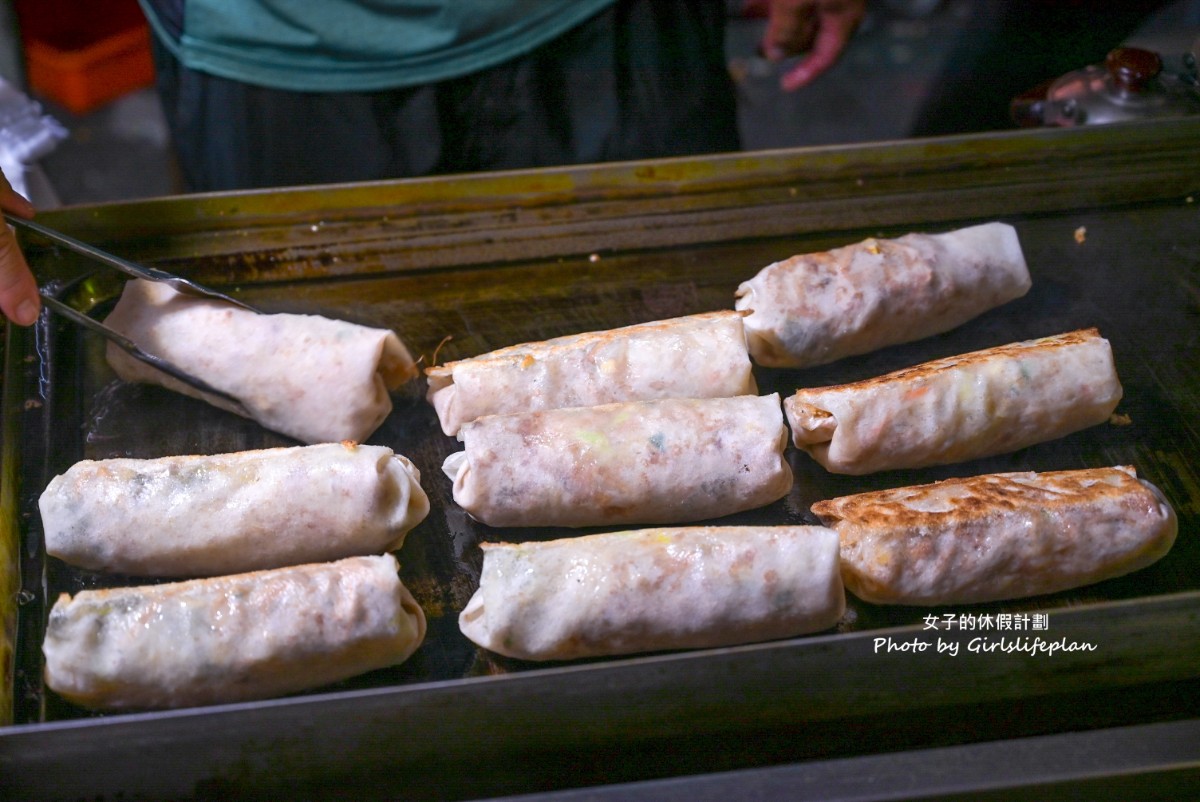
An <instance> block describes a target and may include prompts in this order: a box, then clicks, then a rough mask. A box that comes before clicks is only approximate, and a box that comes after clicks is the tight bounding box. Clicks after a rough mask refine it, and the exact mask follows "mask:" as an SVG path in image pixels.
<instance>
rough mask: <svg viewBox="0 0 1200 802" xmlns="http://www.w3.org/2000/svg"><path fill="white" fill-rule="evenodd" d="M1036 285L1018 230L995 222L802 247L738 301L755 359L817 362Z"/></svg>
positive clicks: (943, 325)
mask: <svg viewBox="0 0 1200 802" xmlns="http://www.w3.org/2000/svg"><path fill="white" fill-rule="evenodd" d="M1029 287H1030V279H1029V270H1028V268H1027V267H1026V265H1025V257H1024V255H1023V254H1022V252H1021V245H1020V242H1019V241H1018V239H1017V233H1016V230H1015V229H1013V227H1012V226H1010V225H1007V224H1005V223H986V224H984V225H979V226H972V227H970V228H963V229H958V230H957V231H950V232H947V233H944V234H906V235H905V236H902V237H899V238H897V239H868V240H864V241H863V242H860V243H856V244H854V245H847V246H845V247H843V248H835V249H833V250H830V251H824V252H820V253H810V254H804V255H800V256H793V257H791V258H790V259H786V260H784V261H782V262H776V263H774V264H771V265H768V266H767V267H765V268H763V269H762V270H761V271H759V273H758V275H756V276H755V277H754V278H752V279H750V280H749V281H746V282H743V283H742V285H741V286H740V287H738V290H737V293H736V298H737V300H736V302H735V307H736V308H737V309H739V310H748V311H750V312H751V315H750V316H749V317H748V318H746V337H747V340H748V341H749V346H750V354H751V356H752V357H753V358H754V361H755V362H757V363H758V364H760V365H765V366H767V367H809V366H812V365H823V364H825V363H828V362H833V361H835V360H838V359H841V358H843V357H847V356H852V355H855V354H865V353H868V352H870V351H874V350H877V349H879V348H883V347H884V346H888V345H896V344H898V343H905V342H911V341H912V340H919V339H922V338H924V337H929V336H932V335H934V334H940V333H941V332H944V331H949V330H950V329H953V328H955V327H957V326H960V325H962V324H963V323H965V322H967V321H968V320H970V319H972V318H974V317H976V316H978V315H980V314H982V313H984V312H986V311H987V310H989V309H992V308H993V307H997V306H1000V305H1001V304H1004V303H1007V302H1009V301H1012V300H1014V299H1016V298H1020V297H1021V296H1022V295H1024V294H1025V293H1027V292H1028V291H1029Z"/></svg>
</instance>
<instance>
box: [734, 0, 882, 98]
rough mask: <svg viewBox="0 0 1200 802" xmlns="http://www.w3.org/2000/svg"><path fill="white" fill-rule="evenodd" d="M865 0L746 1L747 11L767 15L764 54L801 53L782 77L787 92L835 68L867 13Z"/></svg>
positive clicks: (771, 57)
mask: <svg viewBox="0 0 1200 802" xmlns="http://www.w3.org/2000/svg"><path fill="white" fill-rule="evenodd" d="M866 5H867V3H866V0H747V1H746V4H745V13H746V14H747V15H751V16H765V17H766V18H767V30H766V33H765V34H764V35H763V40H762V54H763V56H765V57H766V58H767V59H768V60H769V61H782V60H783V59H785V58H788V57H790V56H800V55H803V58H801V59H800V61H799V63H797V64H795V65H794V66H792V67H789V68H788V69H787V70H786V71H785V72H784V74H783V76H782V77H781V78H780V79H779V85H780V87H781V88H782V89H783V90H784V91H787V92H791V91H794V90H796V89H799V88H800V87H802V86H807V85H808V84H810V83H812V82H813V81H814V80H815V79H816V78H817V76H818V75H820V74H821V73H823V72H825V71H826V70H828V69H829V68H830V67H832V66H833V65H834V64H835V63H836V62H837V60H838V59H839V58H840V57H841V55H842V52H843V51H845V49H846V45H848V44H849V43H850V37H851V36H853V35H854V31H855V30H856V29H857V28H858V25H859V23H861V22H862V19H863V16H864V15H865V14H866Z"/></svg>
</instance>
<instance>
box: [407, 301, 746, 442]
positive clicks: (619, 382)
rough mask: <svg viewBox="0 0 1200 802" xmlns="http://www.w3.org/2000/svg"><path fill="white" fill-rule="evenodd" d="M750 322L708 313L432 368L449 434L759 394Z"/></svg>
mask: <svg viewBox="0 0 1200 802" xmlns="http://www.w3.org/2000/svg"><path fill="white" fill-rule="evenodd" d="M742 317H743V314H742V313H740V312H734V311H729V310H727V311H722V312H707V313H704V314H698V315H689V316H687V317H680V318H673V319H671V320H660V321H656V322H653V323H640V324H638V325H635V326H625V327H623V328H619V329H612V330H610V331H595V332H588V333H586V334H574V335H570V336H567V337H557V338H555V339H553V340H546V341H544V342H534V343H525V344H523V345H513V346H510V347H508V348H501V349H500V350H498V351H492V352H491V353H487V354H482V355H480V356H476V357H472V358H470V359H462V360H459V361H457V362H448V363H446V364H444V365H439V366H438V367H433V368H426V370H425V374H426V376H428V378H429V393H428V399H429V402H430V403H431V404H433V406H434V408H435V409H436V410H437V413H438V419H439V420H440V421H441V424H442V431H444V432H445V433H446V434H449V435H454V434H458V430H459V428H460V427H461V426H462V425H463V424H464V423H466V422H468V421H472V420H475V419H476V418H479V417H483V416H484V415H503V414H510V413H517V412H534V411H537V410H542V409H558V408H562V407H590V406H597V405H599V404H611V403H618V402H622V401H649V400H651V399H655V398H718V397H723V396H735V395H753V394H754V393H756V392H757V391H758V388H757V385H755V383H754V375H753V373H752V372H751V365H750V355H749V353H748V352H747V350H746V334H745V331H744V329H743V328H742Z"/></svg>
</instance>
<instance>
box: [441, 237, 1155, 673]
mask: <svg viewBox="0 0 1200 802" xmlns="http://www.w3.org/2000/svg"><path fill="white" fill-rule="evenodd" d="M1028 287H1029V280H1028V273H1027V271H1026V268H1025V265H1024V259H1023V257H1022V255H1021V252H1020V247H1019V244H1018V243H1017V241H1016V237H1015V233H1014V232H1013V231H1012V229H1011V228H1010V227H1007V226H1002V225H998V224H993V225H988V226H979V227H976V228H973V229H967V230H964V231H960V232H951V233H950V234H948V235H939V236H932V237H931V236H926V235H910V236H908V237H903V238H900V239H899V240H894V241H892V240H868V241H866V242H864V243H860V244H858V245H854V246H849V247H847V248H843V249H838V250H835V251H831V252H828V253H824V254H811V255H807V256H802V257H794V258H792V259H790V260H787V261H785V262H781V263H777V264H775V265H771V266H769V267H768V268H766V269H765V270H764V271H762V273H760V275H759V276H757V277H755V279H753V280H751V281H749V282H746V283H745V284H743V285H742V287H741V288H740V289H739V291H738V303H737V307H736V310H735V311H734V312H732V313H729V312H725V313H709V314H707V315H703V316H691V317H689V318H681V319H678V320H674V321H657V322H654V323H650V324H641V325H637V326H630V327H625V328H622V329H615V330H612V331H608V332H592V333H588V334H582V335H573V336H570V337H562V338H558V339H555V340H550V341H546V342H543V343H526V344H522V345H518V346H511V347H508V348H505V349H502V350H500V351H496V352H492V353H490V354H485V355H482V356H480V357H475V358H470V359H465V360H460V361H458V362H452V363H448V364H446V365H442V366H439V367H434V368H429V369H427V370H426V373H427V375H428V376H429V400H430V402H431V403H432V404H433V406H434V408H435V409H436V410H437V413H438V417H439V420H440V421H441V424H442V427H443V431H445V432H446V433H447V434H448V435H457V437H458V439H459V440H461V441H462V443H463V445H464V450H463V451H461V452H459V453H456V454H453V455H451V456H450V457H449V458H448V459H447V460H446V463H445V465H444V466H443V469H444V471H445V472H446V473H447V475H448V476H449V477H450V478H451V479H452V480H453V482H454V498H455V501H456V502H457V503H459V504H460V505H461V506H463V507H464V508H465V509H467V511H468V512H470V513H471V515H472V516H474V517H475V518H477V519H479V520H481V521H484V522H485V523H488V524H490V525H493V526H567V527H572V526H589V525H602V524H603V525H612V524H628V523H635V522H638V523H650V524H654V523H671V522H680V521H692V520H701V519H707V518H712V517H716V516H720V515H724V514H730V513H734V512H739V511H741V510H745V509H748V508H750V507H753V506H758V505H761V504H763V503H768V502H770V501H772V500H775V499H778V498H779V497H781V496H782V495H785V494H786V493H787V492H788V488H789V487H790V485H791V482H792V477H791V473H790V470H789V467H788V464H787V462H786V460H785V459H784V456H783V449H784V446H785V444H786V439H787V429H786V428H785V427H784V420H783V417H781V415H780V410H779V398H778V396H776V395H773V396H766V397H762V398H760V397H757V396H755V395H753V393H754V390H753V377H752V374H751V373H750V364H751V363H750V357H751V356H753V358H754V359H755V361H757V362H759V363H760V364H763V365H770V366H781V367H782V366H791V367H799V366H808V365H817V364H822V363H825V362H829V361H833V360H835V359H839V358H841V357H844V356H848V355H851V354H857V353H864V352H866V351H869V350H873V349H875V348H878V347H882V346H884V345H889V344H894V343H899V342H905V341H908V340H912V339H917V338H919V337H925V336H928V335H930V334H934V333H937V332H940V331H945V330H947V329H949V328H952V327H954V326H957V325H959V324H960V323H962V322H964V321H965V320H967V319H969V318H971V317H974V316H975V315H978V314H979V313H981V312H982V311H985V310H986V309H989V308H991V307H993V306H996V305H999V304H1000V303H1004V302H1006V301H1008V300H1011V299H1013V298H1016V297H1019V296H1020V295H1022V294H1024V292H1026V291H1027V290H1028ZM710 337H711V340H707V339H706V338H710ZM708 342H711V343H714V344H715V343H720V347H717V346H716V345H711V346H710V345H708V344H707V343H708ZM743 342H745V343H746V348H745V349H742V348H741V347H740V346H741V343H743ZM718 354H719V355H720V356H719V358H718V357H717V356H716V355H718ZM1121 396H1122V388H1121V385H1120V382H1119V380H1118V378H1117V374H1116V369H1115V366H1114V363H1113V358H1112V352H1111V349H1110V347H1109V344H1108V342H1107V341H1106V340H1104V339H1103V338H1102V337H1100V336H1099V333H1098V332H1097V331H1096V330H1094V329H1088V330H1081V331H1074V332H1068V333H1066V334H1062V335H1058V336H1053V337H1045V338H1041V339H1038V340H1031V341H1027V342H1019V343H1011V344H1008V345H1003V346H999V347H996V348H991V349H985V350H983V351H979V352H975V353H971V354H963V355H960V356H956V357H950V358H946V359H942V360H937V361H934V362H930V363H926V364H923V365H918V366H914V367H912V368H908V369H905V370H901V371H896V372H894V373H892V374H888V375H886V376H881V377H878V378H875V379H870V380H867V381H862V382H856V383H853V384H848V385H840V386H836V387H823V388H811V389H801V390H799V391H797V392H796V394H795V395H794V396H792V397H790V398H788V399H787V400H786V401H785V402H784V404H783V407H784V410H783V412H784V417H786V420H787V423H788V424H790V427H791V431H792V439H793V442H794V443H795V445H796V447H797V448H800V449H802V450H804V451H806V452H807V453H808V454H809V455H811V456H812V457H813V458H814V459H815V460H817V461H818V462H819V463H820V464H822V465H823V466H824V467H826V468H827V469H828V470H830V471H833V472H838V473H845V474H864V473H870V472H874V471H882V470H891V469H899V468H915V467H923V466H928V465H937V464H946V463H952V462H960V461H965V460H969V459H975V458H979V457H984V456H990V455H994V454H999V453H1005V452H1009V451H1015V450H1017V449H1020V448H1024V447H1026V446H1029V445H1033V444H1035V443H1039V442H1043V441H1046V440H1050V439H1054V438H1058V437H1062V436H1065V435H1067V434H1070V433H1073V432H1076V431H1079V430H1081V429H1084V428H1087V427H1090V426H1093V425H1096V424H1099V423H1103V422H1104V421H1106V420H1108V419H1109V416H1110V415H1111V414H1112V412H1113V411H1114V409H1115V407H1116V405H1117V403H1118V402H1119V401H1120V399H1121ZM764 499H765V500H766V501H765V502H764ZM813 513H814V514H815V515H816V516H817V517H818V518H819V519H820V520H821V522H822V524H824V526H791V527H719V526H718V527H676V528H656V529H645V530H634V531H628V532H612V533H606V534H600V535H589V536H584V537H574V538H568V539H560V540H553V541H550V542H528V543H521V544H512V543H485V544H483V546H482V548H483V551H484V566H483V571H482V576H481V580H480V585H479V589H478V591H477V592H476V593H475V595H474V596H473V597H472V599H471V601H470V603H469V604H468V605H467V607H466V608H465V609H464V610H463V612H462V614H461V616H460V628H461V630H462V631H463V633H464V634H466V635H467V637H469V638H470V639H471V640H473V641H474V642H476V643H477V644H479V645H481V646H483V647H485V648H487V649H490V650H492V651H495V652H498V653H501V654H505V655H508V656H511V657H517V658H524V659H532V660H545V659H574V658H578V657H586V656H596V655H606V654H625V653H630V652H637V651H647V650H658V649H670V648H688V647H697V646H716V645H731V644H736V643H745V642H753V641H756V640H764V639H768V638H772V637H786V636H794V635H800V634H805V633H810V632H814V631H820V630H822V629H828V628H829V627H832V626H834V625H835V624H836V623H837V621H838V620H839V619H840V617H841V615H842V612H843V610H844V606H845V600H844V589H845V588H849V589H850V590H851V591H852V592H854V593H855V594H856V595H859V596H860V597H861V598H863V599H865V600H868V601H872V602H875V603H885V604H888V603H890V604H909V605H940V604H956V603H959V604H962V603H965V604H970V603H979V602H984V601H994V600H1002V599H1013V598H1021V597H1026V596H1032V595H1039V594H1044V593H1052V592H1056V591H1060V590H1065V589H1068V588H1073V587H1078V586H1081V585H1085V584H1090V583H1093V582H1098V581H1101V580H1103V579H1106V578H1111V577H1115V576H1120V575H1122V574H1125V573H1128V572H1131V571H1135V570H1138V569H1140V568H1142V567H1145V566H1146V565H1149V564H1150V563H1152V562H1154V561H1155V560H1157V559H1159V558H1160V557H1161V556H1162V555H1163V554H1165V553H1166V552H1167V551H1168V550H1169V549H1170V547H1171V545H1172V544H1173V542H1174V538H1175V534H1176V529H1177V524H1176V520H1175V516H1174V512H1173V510H1172V509H1171V507H1170V505H1169V504H1168V503H1167V502H1166V500H1165V498H1164V497H1163V496H1162V494H1161V492H1159V491H1158V489H1157V488H1155V487H1153V486H1152V485H1150V484H1149V483H1147V482H1144V481H1142V480H1139V479H1137V477H1136V473H1135V472H1134V470H1133V469H1132V468H1129V467H1124V466H1118V467H1116V468H1106V469H1092V470H1084V471H1060V472H1053V473H1046V474H1034V473H1022V474H997V475H989V476H979V477H973V478H968V479H957V480H950V481H947V482H942V483H938V484H935V485H929V486H922V487H910V488H902V489H899V490H892V491H884V492H879V493H865V494H860V495H857V496H851V497H846V498H840V499H833V500H830V501H825V502H821V503H820V504H818V505H816V506H815V507H814V508H813ZM797 568H799V569H800V570H799V571H797V570H796V569H797Z"/></svg>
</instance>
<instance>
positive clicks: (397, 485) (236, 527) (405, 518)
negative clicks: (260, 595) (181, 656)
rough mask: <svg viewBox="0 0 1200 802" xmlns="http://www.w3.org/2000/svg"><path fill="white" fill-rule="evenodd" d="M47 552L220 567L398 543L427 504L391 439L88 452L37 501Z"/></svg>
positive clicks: (96, 563)
mask: <svg viewBox="0 0 1200 802" xmlns="http://www.w3.org/2000/svg"><path fill="white" fill-rule="evenodd" d="M38 506H39V508H40V509H41V514H42V526H43V529H44V530H45V539H46V552H47V553H48V554H50V555H52V556H54V557H58V558H59V559H61V560H64V561H66V562H68V563H71V564H72V565H76V566H79V567H81V568H87V569H90V570H93V571H111V572H117V573H124V574H136V575H140V576H215V575H218V574H231V573H238V572H242V571H253V570H258V569H263V568H278V567H281V566H285V565H296V564H299V563H308V562H325V561H328V560H336V559H340V558H342V557H350V556H355V555H365V554H381V553H383V552H385V551H394V550H396V549H399V548H400V546H401V545H402V544H403V542H404V537H405V535H406V534H407V533H408V531H409V530H411V529H412V528H413V527H415V526H416V525H417V524H419V523H420V522H421V521H422V520H424V518H425V516H426V515H427V514H428V513H429V498H428V497H427V496H426V495H425V491H424V490H422V489H421V474H420V472H419V471H418V470H417V468H416V466H414V465H413V464H412V463H411V462H410V461H409V460H408V459H407V458H406V457H403V456H400V455H398V454H394V453H393V452H392V450H391V449H390V448H385V447H383V446H363V445H355V444H353V443H326V444H321V445H315V446H296V447H294V448H270V449H262V450H258V451H242V452H237V453H232V454H214V455H211V456H181V457H161V458H158V459H128V458H118V459H107V460H98V461H92V460H86V461H83V462H79V463H76V464H75V465H73V466H72V467H71V468H70V469H68V470H67V471H66V473H64V474H62V475H60V476H56V477H54V479H52V480H51V481H50V484H49V485H48V486H47V487H46V490H45V492H43V493H42V495H41V498H40V499H39V500H38Z"/></svg>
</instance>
